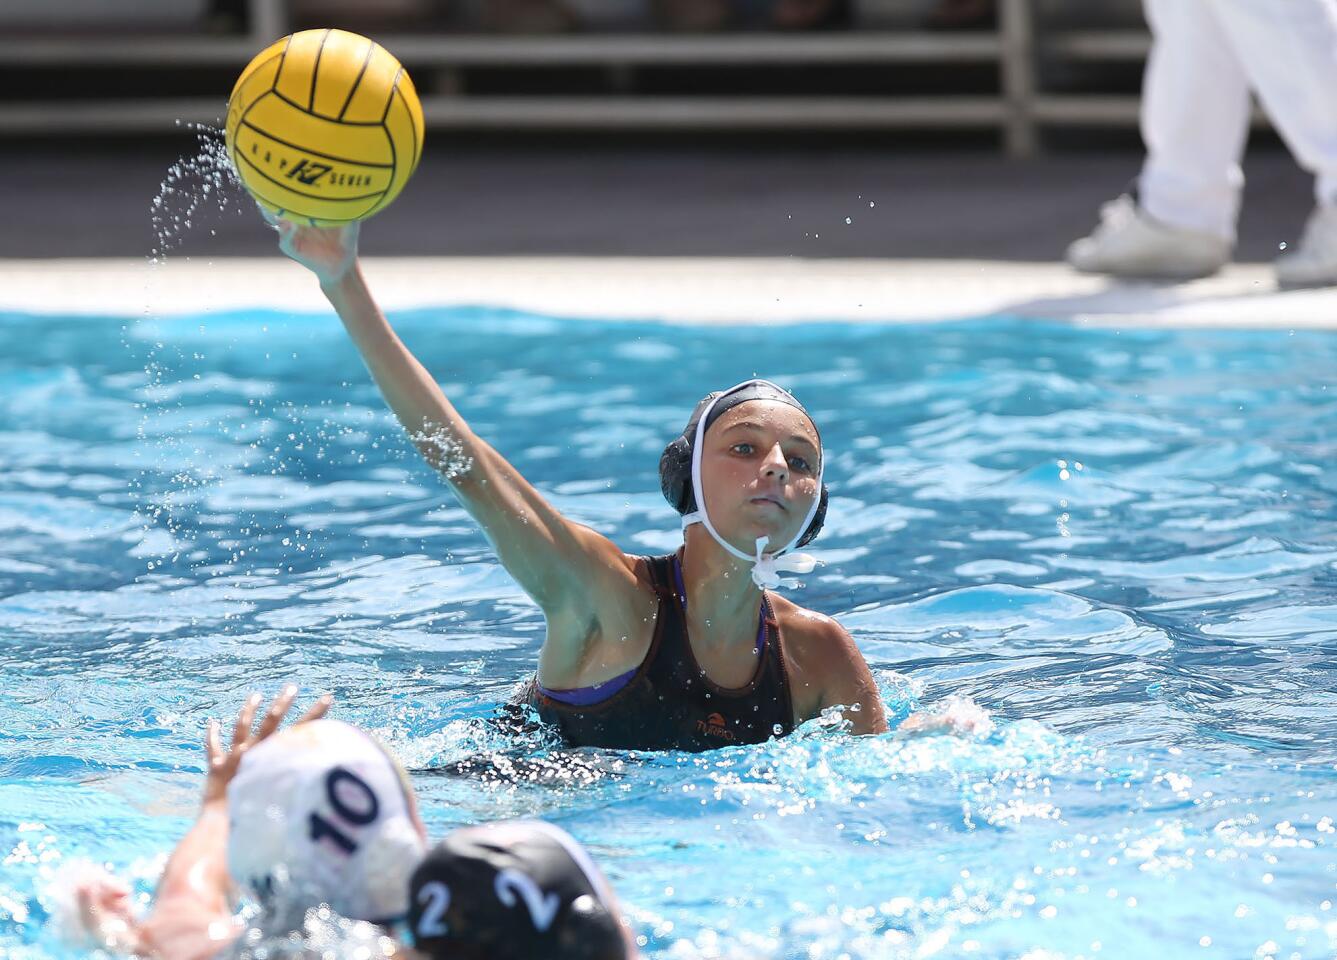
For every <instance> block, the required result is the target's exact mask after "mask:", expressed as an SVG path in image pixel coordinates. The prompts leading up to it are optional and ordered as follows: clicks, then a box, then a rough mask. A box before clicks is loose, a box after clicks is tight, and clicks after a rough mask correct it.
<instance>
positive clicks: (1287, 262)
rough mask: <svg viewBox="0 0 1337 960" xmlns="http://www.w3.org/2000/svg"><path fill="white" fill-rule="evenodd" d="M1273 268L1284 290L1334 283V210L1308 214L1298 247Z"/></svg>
mask: <svg viewBox="0 0 1337 960" xmlns="http://www.w3.org/2000/svg"><path fill="white" fill-rule="evenodd" d="M1275 266H1276V268H1277V283H1278V284H1280V285H1281V286H1283V287H1326V286H1329V285H1331V284H1337V207H1319V208H1318V209H1317V210H1315V211H1314V212H1313V213H1312V214H1310V216H1309V222H1308V223H1306V224H1305V232H1304V236H1303V237H1302V238H1301V240H1300V243H1299V245H1298V246H1297V247H1296V248H1295V249H1294V250H1291V251H1288V252H1286V253H1283V254H1282V255H1281V256H1279V257H1277V260H1276V264H1275Z"/></svg>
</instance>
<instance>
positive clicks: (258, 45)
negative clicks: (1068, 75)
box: [0, 0, 1148, 157]
mask: <svg viewBox="0 0 1337 960" xmlns="http://www.w3.org/2000/svg"><path fill="white" fill-rule="evenodd" d="M248 23H249V25H250V26H249V35H248V36H244V37H242V36H236V35H232V36H218V37H201V36H179V37H171V36H148V35H142V36H113V37H96V36H93V37H73V36H71V37H47V38H38V37H26V38H13V37H9V38H0V65H4V66H8V67H10V68H24V67H32V68H43V69H55V68H60V67H64V66H69V67H76V66H77V67H118V68H120V67H124V68H134V69H136V70H139V71H152V70H155V69H164V70H170V69H180V68H187V67H225V66H235V67H236V68H237V69H238V70H240V68H241V67H242V66H243V65H244V64H245V63H246V62H247V61H249V60H250V58H251V57H252V56H253V55H254V54H255V53H256V52H257V51H259V50H260V49H262V48H263V47H264V46H265V45H267V44H268V43H270V42H272V41H273V40H274V39H275V38H276V37H279V36H282V35H284V34H285V33H287V32H289V29H290V28H289V17H288V3H287V0H249V17H248ZM377 39H378V40H379V41H380V42H381V43H382V44H383V45H384V46H386V47H387V48H388V49H390V50H391V51H392V52H394V53H395V55H396V56H398V57H399V58H400V60H402V61H403V62H404V63H405V64H406V65H408V66H409V68H410V70H411V71H412V72H414V74H415V76H418V75H419V72H420V71H421V72H426V73H428V74H430V77H431V82H430V83H429V84H428V85H426V86H424V84H422V83H421V82H420V83H419V87H420V92H423V91H424V90H426V91H431V90H437V91H439V90H442V89H444V90H452V89H459V87H460V84H458V83H456V82H453V81H452V75H453V72H454V71H460V70H464V69H468V68H475V67H498V68H514V67H587V66H592V67H604V68H608V69H609V70H623V71H625V70H634V69H636V68H638V67H651V66H661V67H662V66H670V65H671V66H677V67H684V68H690V67H692V66H703V67H706V66H721V65H727V66H750V65H758V66H761V65H798V64H806V65H812V64H832V65H837V64H839V65H855V64H858V65H890V64H930V63H949V64H950V63H959V64H983V65H989V64H993V65H995V66H996V68H997V70H998V84H997V92H996V93H989V94H943V95H934V96H925V97H911V96H892V95H884V96H850V95H830V96H792V95H791V96H736V95H730V96H725V95H698V96H691V97H682V96H654V95H645V96H630V95H626V94H611V95H597V96H596V95H585V96H556V95H553V96H550V95H543V96H538V95H527V96H516V95H472V94H466V93H451V92H444V93H443V92H424V95H423V97H422V100H423V108H424V113H425V116H426V119H427V122H428V124H429V126H432V127H436V128H457V129H466V128H467V129H489V128H490V129H512V130H523V129H562V128H583V129H628V130H631V129H635V130H646V129H661V130H692V129H697V130H710V129H721V130H722V129H728V130H739V129H757V130H760V129H821V130H833V129H852V130H857V129H869V130H871V129H893V128H921V129H924V128H938V129H996V130H998V131H999V132H1000V134H1001V136H1002V141H1003V143H1004V145H1005V148H1006V150H1007V152H1008V153H1009V154H1010V155H1013V156H1019V157H1022V156H1028V155H1031V154H1033V153H1035V152H1036V150H1037V149H1038V148H1039V132H1040V130H1041V129H1043V128H1045V127H1057V126H1073V125H1088V126H1091V125H1094V126H1121V125H1128V124H1131V123H1135V122H1136V118H1137V98H1136V97H1135V96H1126V95H1125V96H1088V95H1058V94H1052V93H1047V92H1046V91H1045V90H1043V89H1042V87H1041V84H1040V83H1039V79H1038V77H1039V72H1038V70H1037V63H1038V61H1039V59H1040V58H1041V57H1044V58H1050V59H1060V60H1066V61H1101V60H1103V61H1137V60H1140V59H1142V58H1144V57H1145V56H1146V52H1147V48H1148V38H1147V36H1146V34H1145V33H1144V32H1141V31H1101V32H1091V31H1086V32H1062V33H1047V32H1041V31H1038V30H1037V26H1036V23H1035V18H1034V16H1033V11H1032V0H999V17H998V27H997V29H996V30H991V31H987V32H973V33H931V32H924V31H910V32H869V31H862V30H859V31H851V32H849V33H830V32H827V33H814V34H794V35H775V34H729V35H700V36H684V35H662V36H660V35H653V34H636V35H612V34H603V35H600V34H583V35H568V36H523V37H522V36H516V37H510V36H494V35H486V36H484V35H478V36H463V35H458V34H441V35H436V36H424V35H422V34H413V35H402V36H393V35H391V36H378V38H377ZM222 111H223V95H220V96H219V97H211V98H202V97H174V96H171V95H164V96H162V97H157V98H152V99H145V98H134V99H131V98H108V99H96V100H93V99H88V100H73V99H48V100H45V101H42V102H30V101H28V102H26V101H24V100H21V99H20V100H11V101H7V102H0V136H19V135H31V134H110V133H151V132H161V131H164V130H169V129H171V127H172V124H173V123H174V122H175V121H182V122H215V121H216V120H218V118H219V117H220V115H221V113H222Z"/></svg>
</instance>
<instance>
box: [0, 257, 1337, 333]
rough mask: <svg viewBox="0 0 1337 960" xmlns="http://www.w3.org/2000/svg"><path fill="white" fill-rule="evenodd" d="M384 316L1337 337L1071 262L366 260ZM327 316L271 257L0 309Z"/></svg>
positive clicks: (1199, 292) (131, 267)
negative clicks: (979, 324) (1014, 324)
mask: <svg viewBox="0 0 1337 960" xmlns="http://www.w3.org/2000/svg"><path fill="white" fill-rule="evenodd" d="M365 270H366V273H367V277H368V282H369V283H370V284H371V286H372V289H373V291H374V292H375V293H376V295H377V297H378V299H379V300H380V302H381V304H382V306H383V307H384V308H385V309H387V310H405V309H412V308H414V307H422V306H439V305H444V304H455V305H487V306H497V307H505V308H511V309H517V310H524V311H532V312H536V313H544V314H553V315H558V316H568V317H586V318H593V319H632V320H666V321H671V322H678V323H733V324H750V323H756V324H766V323H795V322H803V321H821V320H840V321H847V322H848V321H865V322H882V323H907V322H941V321H950V320H961V319H967V318H972V317H982V316H989V315H995V314H1009V315H1013V316H1021V317H1026V318H1034V319H1054V320H1070V321H1075V322H1079V323H1090V324H1100V325H1105V326H1130V327H1132V326H1171V327H1204V326H1208V327H1236V328H1248V327H1259V328H1285V329H1301V328H1309V329H1314V328H1328V329H1337V290H1334V289H1325V290H1295V291H1279V290H1277V288H1276V284H1275V281H1274V279H1273V276H1272V271H1271V268H1270V267H1269V266H1267V265H1264V264H1246V265H1236V266H1232V267H1230V268H1228V269H1227V270H1225V271H1223V272H1222V273H1221V274H1219V275H1218V276H1216V277H1211V278H1208V279H1205V280H1198V281H1194V282H1192V283H1181V284H1121V283H1111V282H1109V281H1108V280H1105V279H1102V278H1098V277H1086V276H1081V275H1079V274H1076V273H1074V272H1073V271H1071V270H1070V269H1068V268H1067V267H1066V266H1064V265H1062V264H1054V263H1009V262H1005V261H988V260H897V259H889V260H860V259H842V258H827V259H820V260H816V259H798V258H789V259H787V258H765V257H748V258H736V257H703V258H684V257H668V258H666V257H412V258H397V257H392V258H378V257H371V258H367V260H366V261H365ZM250 308H264V309H271V310H283V311H303V312H318V311H326V310H328V309H329V307H328V305H327V304H326V303H325V301H324V299H323V297H322V296H321V294H320V291H319V289H318V288H317V286H316V284H315V282H314V281H313V279H312V278H311V276H310V275H309V274H307V273H306V272H305V271H303V270H302V269H301V268H300V267H298V266H297V265H296V264H293V263H291V262H289V261H287V260H286V259H284V258H282V257H281V256H279V255H277V254H276V255H274V256H271V257H267V258H249V257H228V258H220V259H217V260H213V261H209V260H185V259H180V260H173V259H169V260H168V261H167V262H166V263H165V264H159V265H154V264H150V263H148V262H147V261H145V260H142V259H133V260H131V259H107V258H98V259H83V260H75V259H52V260H0V310H19V311H24V312H29V313H39V314H79V315H121V316H143V315H145V314H149V315H158V316H165V317H166V316H174V315H195V314H207V313H219V312H223V311H231V310H237V309H250Z"/></svg>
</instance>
